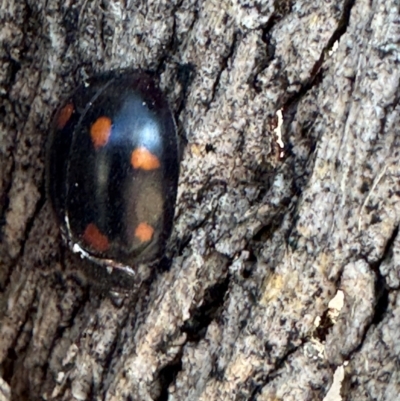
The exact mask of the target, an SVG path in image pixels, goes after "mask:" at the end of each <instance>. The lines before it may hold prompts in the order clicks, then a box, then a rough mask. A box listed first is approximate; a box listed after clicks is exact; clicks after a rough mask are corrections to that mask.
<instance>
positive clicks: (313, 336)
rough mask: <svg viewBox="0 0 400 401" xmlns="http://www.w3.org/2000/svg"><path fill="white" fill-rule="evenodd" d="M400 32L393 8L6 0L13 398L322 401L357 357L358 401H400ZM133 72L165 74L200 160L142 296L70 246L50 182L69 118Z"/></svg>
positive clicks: (4, 243)
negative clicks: (65, 102)
mask: <svg viewBox="0 0 400 401" xmlns="http://www.w3.org/2000/svg"><path fill="white" fill-rule="evenodd" d="M399 22H400V20H399V3H398V1H396V0H371V1H367V0H355V1H354V0H344V1H329V0H325V1H324V0H304V1H301V0H287V1H273V0H269V1H268V0H266V1H258V2H252V1H245V0H218V1H217V0H205V1H199V0H197V1H196V0H180V1H170V0H165V1H144V0H143V1H136V0H127V1H120V2H118V1H108V0H104V1H85V0H78V1H77V2H71V1H67V2H58V1H43V0H25V1H19V0H3V1H2V2H1V5H0V43H1V44H0V54H1V67H2V68H1V69H0V92H1V104H0V114H1V121H0V218H1V220H0V227H1V246H0V261H1V268H0V286H1V287H0V288H1V298H0V299H1V303H0V318H1V326H0V360H1V363H2V364H1V369H0V374H1V375H2V377H3V379H2V380H0V390H1V391H0V400H38V399H46V400H108V401H111V400H118V401H120V400H158V401H163V400H167V399H168V400H171V401H173V400H205V401H210V400H254V401H256V400H257V401H277V400H285V401H289V400H296V401H300V400H322V399H323V398H324V396H325V395H326V393H327V392H328V390H329V388H330V386H331V384H332V379H333V374H334V372H335V369H336V368H337V367H338V366H341V365H342V364H343V363H345V362H346V363H345V364H344V366H345V379H344V382H343V386H342V397H343V399H344V400H358V401H361V400H388V401H389V400H390V401H393V400H398V399H400V396H399V394H400V355H399V354H400V336H399V333H400V292H399V288H400V237H399V230H398V226H399V220H400V201H399V196H400V180H399V179H400V168H399V162H398V159H399V149H400V124H399V111H400V110H399V108H400V106H399V47H400V35H399V34H400V31H399V29H400V28H399ZM335 43H336V44H335ZM120 68H130V69H131V68H141V69H146V70H151V71H153V72H155V73H156V74H157V76H159V79H160V85H161V87H162V89H163V90H164V91H165V93H166V96H167V97H168V99H169V101H170V104H171V108H172V109H173V111H174V114H175V116H176V120H177V124H178V128H179V133H180V137H181V142H182V149H183V154H182V163H181V175H180V183H179V194H178V201H177V206H176V218H175V228H174V232H173V235H172V238H171V241H170V247H169V252H168V255H167V256H168V258H166V259H165V260H164V262H163V263H162V264H161V265H162V266H161V265H160V266H157V267H155V268H153V269H149V268H143V271H141V272H140V277H141V283H137V282H135V283H130V282H129V281H127V280H126V279H125V278H124V277H121V276H118V275H115V274H113V275H112V277H107V274H106V273H105V272H103V271H99V269H98V268H96V267H94V266H92V265H91V263H90V262H88V261H85V260H80V258H79V257H78V256H76V255H74V254H72V253H71V252H70V251H69V250H67V249H65V247H64V246H63V244H62V243H61V241H60V238H59V234H58V228H57V226H56V223H55V220H54V216H53V213H52V211H51V207H50V205H49V204H48V201H47V199H46V195H45V186H44V162H45V160H44V157H45V152H44V149H45V143H46V138H47V136H48V132H49V126H50V121H51V118H52V114H53V112H54V109H55V108H56V107H57V105H58V104H59V103H60V101H61V100H62V99H63V98H64V97H65V95H66V94H68V93H69V92H70V91H71V90H72V89H73V88H74V87H75V86H76V85H77V84H78V83H80V82H82V81H83V80H85V78H87V77H88V76H91V75H93V74H95V73H99V72H103V71H108V70H111V69H120ZM279 109H282V111H283V125H282V137H283V141H284V143H285V148H284V155H283V157H281V156H282V155H281V154H280V153H281V149H280V148H279V146H278V145H277V136H276V133H275V131H274V129H275V127H276V122H277V121H276V120H277V119H276V112H277V111H278V110H279ZM95 276H97V277H95ZM121 283H123V289H121V288H119V287H120V285H119V284H121ZM111 289H112V290H113V291H111ZM339 289H341V290H342V291H343V292H344V307H343V308H342V310H341V311H340V314H339V317H338V319H337V321H332V320H330V319H329V313H328V312H329V307H328V303H329V301H330V300H331V299H332V298H333V297H334V296H335V294H336V292H337V291H338V290H339ZM116 292H118V294H116ZM318 317H321V322H322V323H321V325H320V326H319V327H318V328H316V325H315V323H314V322H315V320H316V318H318Z"/></svg>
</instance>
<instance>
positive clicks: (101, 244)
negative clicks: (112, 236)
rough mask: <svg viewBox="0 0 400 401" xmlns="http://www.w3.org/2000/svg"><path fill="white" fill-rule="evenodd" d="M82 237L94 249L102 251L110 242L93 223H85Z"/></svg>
mask: <svg viewBox="0 0 400 401" xmlns="http://www.w3.org/2000/svg"><path fill="white" fill-rule="evenodd" d="M83 239H84V240H85V241H86V242H87V243H88V244H89V245H90V246H91V247H92V248H94V249H95V250H96V251H99V252H104V251H106V250H107V249H108V247H109V246H110V244H109V243H108V238H107V237H106V236H105V235H104V234H102V233H101V231H100V230H99V229H98V228H97V226H96V225H95V224H93V223H90V224H88V225H87V227H86V229H85V232H84V233H83Z"/></svg>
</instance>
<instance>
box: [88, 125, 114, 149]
mask: <svg viewBox="0 0 400 401" xmlns="http://www.w3.org/2000/svg"><path fill="white" fill-rule="evenodd" d="M111 125H112V123H111V120H110V119H109V118H108V117H99V118H98V119H97V120H96V121H95V122H94V123H93V125H92V126H91V127H90V136H91V138H92V142H93V145H94V147H95V148H96V149H98V148H101V147H103V146H104V145H106V144H107V142H108V138H109V137H110V135H111Z"/></svg>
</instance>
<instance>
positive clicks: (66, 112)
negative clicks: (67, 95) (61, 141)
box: [56, 103, 74, 130]
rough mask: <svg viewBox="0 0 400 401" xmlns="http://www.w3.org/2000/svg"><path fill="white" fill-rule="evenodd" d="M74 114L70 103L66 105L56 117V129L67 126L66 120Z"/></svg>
mask: <svg viewBox="0 0 400 401" xmlns="http://www.w3.org/2000/svg"><path fill="white" fill-rule="evenodd" d="M73 112H74V105H73V104H72V103H68V104H66V105H65V106H64V107H63V108H62V109H61V110H60V111H59V113H58V116H57V122H56V125H57V128H58V129H60V130H61V129H63V128H64V127H65V125H66V124H67V122H68V120H69V119H70V118H71V116H72V113H73Z"/></svg>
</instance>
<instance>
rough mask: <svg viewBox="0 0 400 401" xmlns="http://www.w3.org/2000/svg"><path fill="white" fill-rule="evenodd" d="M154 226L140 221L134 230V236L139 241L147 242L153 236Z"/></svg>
mask: <svg viewBox="0 0 400 401" xmlns="http://www.w3.org/2000/svg"><path fill="white" fill-rule="evenodd" d="M153 234H154V228H153V227H152V226H150V225H148V224H147V223H140V224H139V225H138V226H137V227H136V230H135V237H136V238H137V239H138V240H139V241H140V242H147V241H150V240H151V239H152V238H153Z"/></svg>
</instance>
